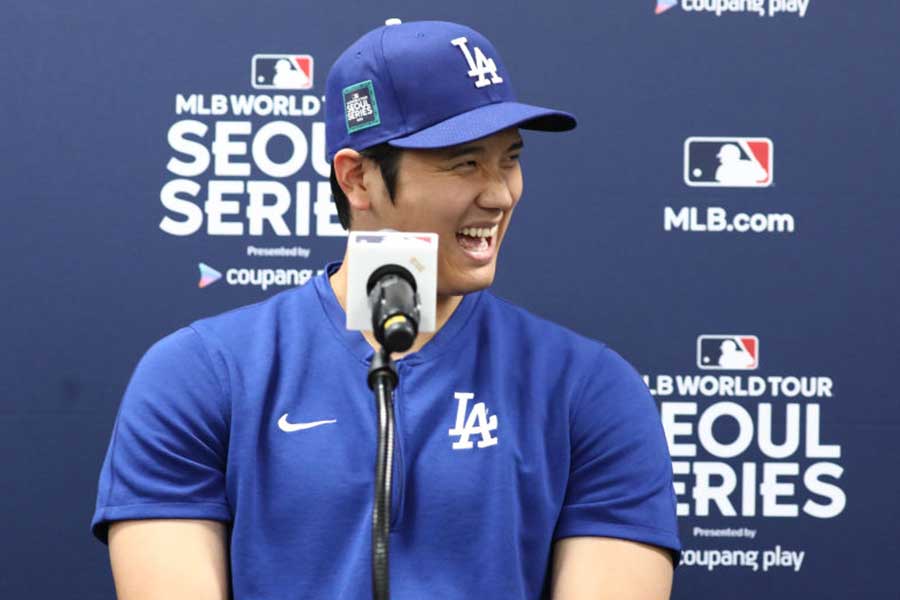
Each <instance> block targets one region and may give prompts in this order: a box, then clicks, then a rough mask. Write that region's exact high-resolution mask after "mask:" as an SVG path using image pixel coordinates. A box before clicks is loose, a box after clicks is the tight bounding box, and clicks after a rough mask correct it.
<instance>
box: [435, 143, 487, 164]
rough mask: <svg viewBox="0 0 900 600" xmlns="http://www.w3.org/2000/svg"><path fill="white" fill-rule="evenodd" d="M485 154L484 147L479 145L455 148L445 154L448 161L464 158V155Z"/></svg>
mask: <svg viewBox="0 0 900 600" xmlns="http://www.w3.org/2000/svg"><path fill="white" fill-rule="evenodd" d="M482 153H484V146H481V145H478V144H469V145H467V146H460V147H459V148H454V149H452V150H447V151H445V152H444V158H446V159H447V160H450V159H453V158H456V157H458V156H462V155H463V154H482Z"/></svg>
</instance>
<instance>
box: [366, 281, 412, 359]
mask: <svg viewBox="0 0 900 600" xmlns="http://www.w3.org/2000/svg"><path fill="white" fill-rule="evenodd" d="M366 293H367V294H368V297H369V309H370V310H371V311H372V332H373V333H374V334H375V339H376V340H378V343H379V344H381V345H382V347H384V349H385V350H387V351H388V352H403V351H405V350H408V349H409V348H410V347H411V346H412V345H413V342H414V341H415V339H416V335H417V334H418V333H419V294H418V292H417V291H416V278H415V277H413V275H412V273H410V272H409V271H407V270H406V269H405V268H403V267H401V266H400V265H395V264H390V265H383V266H381V267H378V268H377V269H375V271H374V272H373V273H372V275H371V276H370V277H369V281H368V283H367V284H366Z"/></svg>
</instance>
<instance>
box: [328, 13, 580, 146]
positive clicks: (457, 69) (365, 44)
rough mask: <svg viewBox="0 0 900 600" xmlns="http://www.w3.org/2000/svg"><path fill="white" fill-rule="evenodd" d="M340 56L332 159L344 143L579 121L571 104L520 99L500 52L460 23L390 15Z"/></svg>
mask: <svg viewBox="0 0 900 600" xmlns="http://www.w3.org/2000/svg"><path fill="white" fill-rule="evenodd" d="M387 23H388V24H387V25H385V26H383V27H379V28H378V29H375V30H373V31H370V32H369V33H367V34H365V35H364V36H362V37H361V38H359V39H358V40H357V41H356V42H354V43H353V44H352V45H351V46H350V47H349V48H347V50H345V51H344V53H343V54H341V55H340V57H338V59H337V61H336V62H335V63H334V66H332V67H331V71H330V72H329V73H328V80H327V82H326V84H325V127H326V134H325V139H326V142H327V159H328V161H329V162H331V160H332V158H334V155H335V153H336V152H337V151H338V150H340V149H342V148H352V149H354V150H362V149H364V148H368V147H370V146H375V145H376V144H381V143H383V142H388V143H390V145H392V146H396V147H398V148H444V147H446V146H453V145H456V144H462V143H465V142H469V141H472V140H475V139H478V138H482V137H485V136H488V135H491V134H493V133H496V132H498V131H501V130H503V129H506V128H507V127H512V126H518V127H521V128H523V129H537V130H541V131H567V130H569V129H574V128H575V125H576V121H575V117H574V116H573V115H571V114H569V113H567V112H563V111H558V110H552V109H549V108H542V107H540V106H532V105H530V104H523V103H521V102H517V101H516V97H515V94H514V93H513V90H512V87H511V85H510V81H509V72H508V71H507V70H506V68H505V67H504V65H503V62H502V61H501V60H500V54H499V53H498V52H497V50H496V49H495V48H494V46H493V45H492V44H491V43H490V42H489V41H488V39H487V38H485V37H484V36H483V35H481V34H480V33H478V32H477V31H475V30H474V29H471V28H469V27H466V26H464V25H458V24H456V23H446V22H443V21H411V22H409V23H400V22H399V20H397V19H390V20H388V21H387Z"/></svg>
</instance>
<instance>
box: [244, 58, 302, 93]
mask: <svg viewBox="0 0 900 600" xmlns="http://www.w3.org/2000/svg"><path fill="white" fill-rule="evenodd" d="M250 84H251V85H252V86H253V87H254V88H256V89H258V90H308V89H311V88H312V86H313V58H312V56H310V55H309V54H254V55H253V66H252V74H251V76H250Z"/></svg>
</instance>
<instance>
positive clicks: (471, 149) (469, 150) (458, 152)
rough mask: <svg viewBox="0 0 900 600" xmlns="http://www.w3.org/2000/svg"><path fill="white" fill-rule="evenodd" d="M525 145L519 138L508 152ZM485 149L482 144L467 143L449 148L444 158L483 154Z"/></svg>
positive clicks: (450, 158)
mask: <svg viewBox="0 0 900 600" xmlns="http://www.w3.org/2000/svg"><path fill="white" fill-rule="evenodd" d="M524 146H525V142H523V141H522V140H519V141H517V142H513V143H512V145H510V147H509V148H507V150H506V151H507V152H513V151H514V150H521V149H522V148H523V147H524ZM484 151H485V149H484V146H482V145H480V144H467V145H465V146H460V147H459V148H454V149H452V150H447V151H446V152H445V153H444V158H445V159H446V160H452V159H454V158H457V157H459V156H463V155H465V154H483V153H484Z"/></svg>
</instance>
